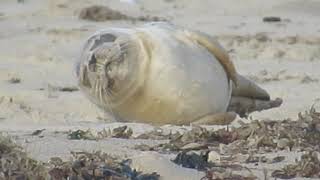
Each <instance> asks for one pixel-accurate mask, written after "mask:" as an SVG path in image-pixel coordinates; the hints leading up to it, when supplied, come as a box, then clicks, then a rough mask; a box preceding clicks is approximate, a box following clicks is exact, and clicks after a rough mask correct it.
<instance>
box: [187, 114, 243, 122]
mask: <svg viewBox="0 0 320 180" xmlns="http://www.w3.org/2000/svg"><path fill="white" fill-rule="evenodd" d="M236 117H237V114H236V113H234V112H224V113H216V114H210V115H206V116H204V117H202V118H200V119H199V120H197V121H195V122H192V123H191V124H192V125H228V124H230V123H231V122H232V121H234V120H235V119H236Z"/></svg>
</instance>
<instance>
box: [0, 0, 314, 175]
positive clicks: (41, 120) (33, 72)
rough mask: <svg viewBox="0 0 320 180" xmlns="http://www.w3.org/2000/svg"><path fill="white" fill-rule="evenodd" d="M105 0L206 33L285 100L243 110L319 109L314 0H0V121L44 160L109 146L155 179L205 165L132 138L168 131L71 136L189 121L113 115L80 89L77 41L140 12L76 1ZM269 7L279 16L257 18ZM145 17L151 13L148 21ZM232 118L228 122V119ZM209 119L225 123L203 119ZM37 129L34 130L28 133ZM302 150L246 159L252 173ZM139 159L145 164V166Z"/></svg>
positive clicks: (102, 1)
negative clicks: (106, 16)
mask: <svg viewBox="0 0 320 180" xmlns="http://www.w3.org/2000/svg"><path fill="white" fill-rule="evenodd" d="M91 5H103V6H108V7H109V8H111V9H113V10H117V11H119V12H121V13H123V14H125V15H127V16H128V17H133V18H137V19H138V18H139V17H157V18H161V19H166V20H167V21H169V22H171V23H173V24H176V25H179V26H182V27H186V28H191V29H195V30H200V31H203V32H206V33H208V34H210V35H213V36H215V37H216V38H217V40H218V41H219V42H220V43H221V44H222V45H223V47H225V48H226V50H227V51H228V52H229V54H230V56H231V58H232V61H233V62H234V63H235V65H236V68H237V70H238V71H239V73H240V74H242V75H245V76H246V77H248V78H250V79H252V80H253V81H255V82H256V83H258V84H259V85H260V86H261V87H263V88H264V89H266V90H267V91H268V92H269V93H270V95H271V97H272V98H276V97H281V98H282V99H283V104H282V106H281V107H279V108H274V109H270V110H266V111H262V112H255V113H252V114H250V117H249V119H241V118H238V120H240V119H241V121H244V122H249V121H251V120H254V119H258V120H284V119H289V120H297V119H298V113H299V112H304V111H306V110H309V109H310V108H311V106H312V105H315V108H316V109H317V110H320V70H319V67H320V11H319V9H320V2H318V1H316V0H305V1H303V0H283V1H277V0H271V1H260V0H248V1H237V0H225V1H218V0H202V1H195V0H153V1H150V0H130V1H129V0H108V1H107V0H81V1H78V0H21V1H13V0H1V2H0V130H1V132H3V133H5V134H8V135H10V136H12V137H13V138H14V139H15V141H16V142H17V143H18V144H20V145H21V146H22V147H23V148H24V149H25V151H26V152H27V153H28V154H30V156H31V157H33V158H35V159H37V160H40V161H48V160H49V159H50V158H51V157H61V158H63V159H68V158H70V152H71V151H78V150H79V151H88V152H92V151H96V150H101V151H103V152H107V153H110V154H112V155H116V156H119V157H123V158H130V159H132V160H133V167H135V168H137V169H139V170H142V171H144V172H157V173H158V174H160V177H161V179H165V180H169V179H177V180H178V179H192V180H193V179H195V180H196V179H200V178H201V177H204V175H205V174H204V172H201V171H197V170H195V169H190V168H184V167H182V166H179V165H176V164H174V163H173V162H171V161H170V159H172V158H173V157H174V156H175V154H173V153H171V154H170V153H166V154H162V153H159V152H141V151H140V150H137V149H136V148H135V146H136V145H139V144H146V145H149V146H155V145H157V144H161V143H163V142H167V140H152V139H150V140H148V139H123V138H104V139H102V140H98V141H95V140H94V141H92V140H70V139H69V138H68V136H67V134H68V132H70V131H75V130H79V129H82V130H87V129H90V130H91V131H93V132H99V131H101V130H103V129H114V128H116V127H120V126H124V125H127V126H128V127H130V128H132V131H133V136H134V137H137V136H139V135H140V134H143V133H146V132H151V131H153V130H154V129H155V128H160V129H161V130H162V131H164V132H184V131H187V130H188V129H190V128H191V127H189V126H182V127H180V126H173V125H165V126H161V127H154V126H152V125H148V124H138V123H119V122H115V120H114V119H113V118H112V116H110V115H108V114H106V113H104V112H103V111H101V110H100V109H98V108H97V107H96V106H95V105H94V104H92V103H91V102H90V101H89V100H88V99H87V98H86V97H85V96H84V95H83V94H82V93H81V92H80V91H78V89H77V88H76V87H77V84H76V80H75V72H74V62H75V61H76V59H77V58H78V57H79V52H80V50H81V47H82V45H83V43H84V42H85V40H86V39H87V38H88V36H89V35H91V34H93V33H94V32H96V31H98V30H101V29H103V28H108V27H133V26H139V25H142V24H144V23H147V22H146V21H145V20H143V21H141V20H106V21H101V22H95V21H90V20H84V19H81V18H79V13H80V12H81V10H82V9H83V8H86V7H89V6H91ZM267 16H275V17H280V18H281V21H279V22H264V21H263V18H264V17H267ZM147 21H149V20H147ZM236 124H237V122H235V123H234V124H232V125H231V126H236ZM207 128H214V129H219V128H225V127H223V126H214V127H212V126H210V127H207ZM39 129H45V130H44V131H43V132H42V133H41V137H39V136H34V135H31V134H32V132H34V131H35V130H39ZM302 153H303V152H294V151H289V150H286V149H284V150H281V151H277V152H270V153H266V154H265V156H267V157H275V156H279V155H281V156H285V157H286V159H285V160H284V161H282V162H280V163H277V164H263V163H262V164H259V165H256V166H255V165H246V167H248V168H250V169H251V170H252V173H253V174H254V175H255V176H257V177H258V179H263V178H264V175H263V173H264V170H265V169H267V170H268V173H267V174H268V177H270V176H271V172H272V171H273V170H276V169H280V168H281V167H283V166H285V165H286V164H290V163H294V162H295V159H296V158H297V157H299V156H300V155H301V154H302ZM146 164H148V165H147V166H146Z"/></svg>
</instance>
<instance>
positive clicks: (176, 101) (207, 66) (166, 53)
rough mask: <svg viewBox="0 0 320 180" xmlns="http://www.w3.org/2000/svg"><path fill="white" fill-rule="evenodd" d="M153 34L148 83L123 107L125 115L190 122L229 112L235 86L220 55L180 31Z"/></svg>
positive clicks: (151, 120)
mask: <svg viewBox="0 0 320 180" xmlns="http://www.w3.org/2000/svg"><path fill="white" fill-rule="evenodd" d="M149 32H150V31H149ZM159 33H162V34H161V35H159ZM150 36H151V38H152V41H153V42H154V43H153V44H154V46H153V49H152V54H151V55H152V59H151V62H150V67H149V69H148V74H146V82H145V86H144V88H143V91H141V92H138V93H137V95H136V96H135V97H134V102H131V103H127V105H128V107H127V108H124V107H121V108H120V109H121V110H122V111H123V109H126V110H125V111H126V112H125V114H124V116H126V117H130V118H134V120H135V121H138V122H146V123H154V124H164V123H171V124H187V123H190V122H192V121H195V120H197V119H198V118H200V117H202V116H205V115H207V114H212V113H217V112H225V111H226V109H227V106H228V103H229V100H230V97H231V90H230V87H229V81H228V78H227V75H226V73H225V71H224V69H223V67H222V66H221V65H220V63H219V62H218V61H217V60H216V58H215V57H214V56H213V55H212V54H210V53H209V52H208V51H207V49H205V48H204V47H202V46H199V45H198V44H196V43H195V42H192V41H191V40H188V39H186V38H183V37H181V38H180V37H179V34H175V35H172V34H170V33H166V32H165V31H159V32H151V33H150ZM158 37H161V38H158ZM137 96H138V97H137ZM129 104H130V105H129ZM122 114H123V113H122Z"/></svg>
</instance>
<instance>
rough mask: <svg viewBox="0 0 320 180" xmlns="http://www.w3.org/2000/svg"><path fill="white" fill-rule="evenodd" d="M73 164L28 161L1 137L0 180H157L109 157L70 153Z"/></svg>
mask: <svg viewBox="0 0 320 180" xmlns="http://www.w3.org/2000/svg"><path fill="white" fill-rule="evenodd" d="M72 155H73V160H70V161H63V160H62V159H60V158H58V157H53V158H51V159H50V161H49V162H48V163H44V162H40V161H36V160H34V159H32V158H30V157H28V155H27V153H25V152H24V151H23V150H22V148H21V147H19V146H18V145H16V144H15V143H14V142H13V141H12V140H11V139H10V138H9V137H6V136H3V135H1V136H0V162H1V164H0V179H8V180H18V179H19V180H27V179H30V180H46V179H50V180H63V179H70V180H71V179H72V180H93V179H94V180H105V179H113V180H158V179H159V177H160V176H159V175H158V174H157V173H152V174H143V173H142V172H138V171H136V170H134V169H132V168H131V167H130V160H119V159H117V158H115V157H111V156H110V155H108V154H105V153H101V152H95V153H87V152H72Z"/></svg>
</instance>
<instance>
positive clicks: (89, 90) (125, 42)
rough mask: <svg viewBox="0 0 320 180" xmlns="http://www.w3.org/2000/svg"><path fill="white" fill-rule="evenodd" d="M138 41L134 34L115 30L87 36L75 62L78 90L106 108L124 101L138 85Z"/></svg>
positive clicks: (141, 59) (140, 55) (139, 63)
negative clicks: (78, 58)
mask: <svg viewBox="0 0 320 180" xmlns="http://www.w3.org/2000/svg"><path fill="white" fill-rule="evenodd" d="M141 43H142V42H141V41H140V40H139V38H138V36H135V35H132V34H130V32H126V31H121V30H119V29H117V30H113V31H112V30H108V31H102V32H99V33H96V34H95V35H93V36H92V37H90V38H89V39H88V40H87V42H86V43H85V46H84V49H83V51H82V55H81V57H80V60H79V61H78V62H77V65H76V72H77V77H78V83H79V86H80V89H81V90H82V91H83V92H84V93H85V94H86V95H87V96H88V97H89V98H90V99H91V100H92V101H93V102H94V103H95V104H97V105H98V106H100V107H102V108H104V109H105V108H106V107H108V108H109V109H106V110H110V108H113V107H115V106H117V105H119V104H121V103H122V102H123V101H125V100H126V98H128V97H130V96H131V95H132V94H133V93H134V92H135V91H136V90H137V89H138V87H139V85H140V84H141V79H142V78H141V73H143V69H144V67H143V64H144V63H141V61H144V60H145V58H144V56H143V53H140V52H141V48H142V46H143V45H142V44H141Z"/></svg>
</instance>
